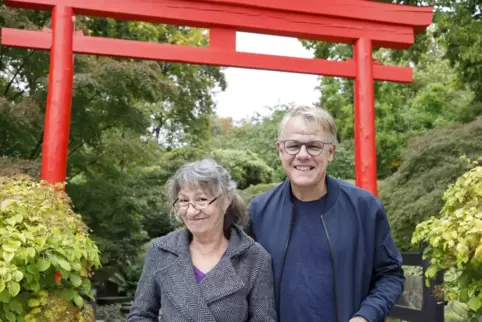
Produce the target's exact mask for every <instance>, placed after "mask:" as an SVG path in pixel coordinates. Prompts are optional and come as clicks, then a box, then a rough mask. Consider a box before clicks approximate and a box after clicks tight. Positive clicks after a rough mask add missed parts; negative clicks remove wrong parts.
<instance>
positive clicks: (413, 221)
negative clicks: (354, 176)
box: [379, 121, 482, 251]
mask: <svg viewBox="0 0 482 322" xmlns="http://www.w3.org/2000/svg"><path fill="white" fill-rule="evenodd" d="M480 142H482V121H474V122H471V123H469V124H464V125H454V126H451V127H448V128H445V129H436V130H431V131H428V132H426V133H425V134H424V135H422V136H420V137H416V138H413V139H412V140H410V142H409V144H408V146H407V148H406V149H405V150H404V151H403V153H402V162H401V165H400V168H399V169H398V171H397V172H396V173H395V174H394V175H392V176H390V177H388V178H387V179H385V180H384V182H383V184H381V185H380V189H379V195H380V198H381V199H382V201H383V203H384V205H385V208H386V211H387V216H388V219H389V220H390V226H391V228H392V233H393V238H394V239H395V242H396V244H397V246H398V247H399V249H400V250H401V251H418V250H419V249H417V247H415V246H414V245H412V244H411V243H410V239H411V237H412V234H413V232H414V230H415V226H416V225H417V224H419V223H421V222H422V221H424V220H426V219H428V218H430V217H431V216H434V217H438V216H439V214H440V210H441V209H442V207H443V200H442V195H443V193H444V191H445V190H446V189H447V187H448V186H449V185H450V184H453V183H454V182H455V181H456V180H457V178H458V177H459V176H461V175H462V174H463V173H465V172H466V171H467V170H469V168H470V167H469V166H468V164H467V163H464V162H461V161H460V156H461V155H467V156H468V157H469V158H471V159H477V158H478V157H480V156H482V144H480Z"/></svg>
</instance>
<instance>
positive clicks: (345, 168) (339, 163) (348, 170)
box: [327, 140, 355, 179]
mask: <svg viewBox="0 0 482 322" xmlns="http://www.w3.org/2000/svg"><path fill="white" fill-rule="evenodd" d="M327 172H328V175H330V176H332V177H335V178H338V179H354V178H355V153H354V145H353V140H345V141H343V142H342V143H339V144H338V145H337V146H336V151H335V156H334V159H333V162H332V163H331V164H330V165H329V166H328V170H327Z"/></svg>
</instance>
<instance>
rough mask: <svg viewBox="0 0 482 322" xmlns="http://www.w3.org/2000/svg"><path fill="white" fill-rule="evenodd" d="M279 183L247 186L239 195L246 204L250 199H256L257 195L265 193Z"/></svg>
mask: <svg viewBox="0 0 482 322" xmlns="http://www.w3.org/2000/svg"><path fill="white" fill-rule="evenodd" d="M279 184H280V183H279V182H275V183H261V184H257V185H253V186H249V187H248V188H246V189H244V190H241V191H240V194H241V196H242V197H243V199H244V200H245V201H246V202H250V201H251V199H253V198H254V197H256V196H257V195H259V194H262V193H263V192H265V191H268V190H269V189H271V188H273V187H275V186H277V185H279Z"/></svg>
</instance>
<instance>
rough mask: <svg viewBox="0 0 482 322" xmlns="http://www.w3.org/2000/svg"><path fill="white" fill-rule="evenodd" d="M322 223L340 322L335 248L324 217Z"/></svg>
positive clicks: (337, 315)
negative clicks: (328, 250) (328, 249)
mask: <svg viewBox="0 0 482 322" xmlns="http://www.w3.org/2000/svg"><path fill="white" fill-rule="evenodd" d="M321 222H322V223H323V229H324V230H325V234H326V239H327V240H328V247H329V248H330V255H331V268H332V270H333V281H334V288H335V310H336V320H337V321H338V322H340V321H341V320H340V315H339V314H340V310H339V309H338V287H337V284H336V264H335V252H334V251H333V246H332V244H331V239H330V234H328V228H326V223H325V219H324V218H323V215H321Z"/></svg>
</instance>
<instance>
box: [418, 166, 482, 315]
mask: <svg viewBox="0 0 482 322" xmlns="http://www.w3.org/2000/svg"><path fill="white" fill-rule="evenodd" d="M480 162H482V158H481V159H480ZM443 200H444V206H443V208H442V211H441V216H440V218H435V217H431V218H430V219H428V220H426V221H424V222H422V223H420V224H418V225H417V227H416V229H415V232H414V234H413V238H412V243H413V244H414V245H420V244H421V243H422V242H425V243H427V247H426V248H425V251H424V258H425V259H428V260H429V263H430V267H429V268H428V269H427V271H426V273H425V275H426V277H427V279H431V278H434V277H435V275H436V274H437V272H439V271H445V270H449V271H450V272H452V273H453V274H454V277H455V278H454V279H453V280H448V281H446V284H445V286H446V287H445V292H446V296H447V297H448V299H449V300H456V301H460V302H461V303H465V304H467V305H468V308H469V309H470V311H471V316H470V317H471V318H476V320H475V321H478V319H479V318H480V317H482V164H481V165H478V166H476V167H474V168H473V169H472V170H470V171H468V172H466V173H465V174H463V175H462V176H461V177H460V178H459V179H457V181H456V182H455V184H453V185H451V186H450V187H449V188H448V190H447V191H446V192H445V193H444V195H443ZM427 282H428V280H427Z"/></svg>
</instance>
